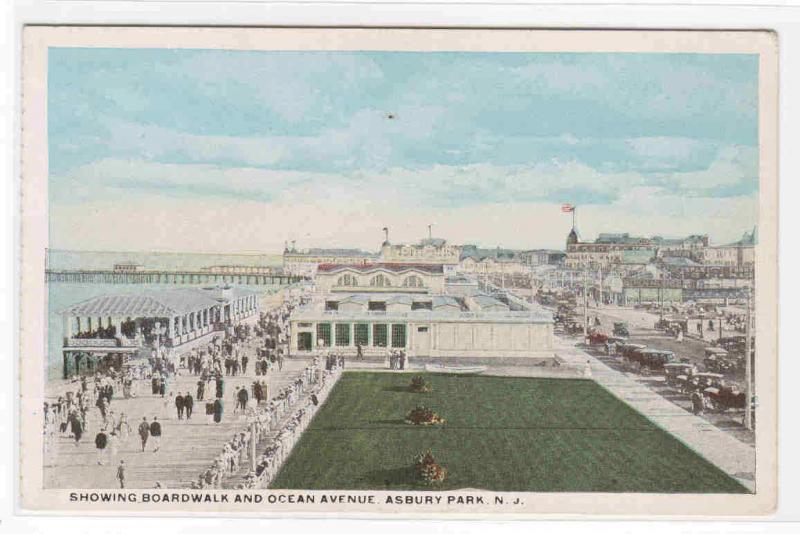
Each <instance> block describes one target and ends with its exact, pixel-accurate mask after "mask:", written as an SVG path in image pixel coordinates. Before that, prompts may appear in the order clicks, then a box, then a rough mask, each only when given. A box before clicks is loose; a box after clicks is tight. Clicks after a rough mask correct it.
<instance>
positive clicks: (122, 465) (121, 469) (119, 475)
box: [117, 460, 125, 489]
mask: <svg viewBox="0 0 800 534" xmlns="http://www.w3.org/2000/svg"><path fill="white" fill-rule="evenodd" d="M117 480H119V488H120V489H125V460H120V461H119V467H117Z"/></svg>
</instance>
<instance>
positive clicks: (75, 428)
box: [70, 412, 83, 447]
mask: <svg viewBox="0 0 800 534" xmlns="http://www.w3.org/2000/svg"><path fill="white" fill-rule="evenodd" d="M70 430H71V431H72V436H73V437H74V438H75V446H76V447H77V446H78V443H79V442H80V441H81V436H82V435H83V421H82V420H81V417H80V415H78V412H72V413H71V414H70Z"/></svg>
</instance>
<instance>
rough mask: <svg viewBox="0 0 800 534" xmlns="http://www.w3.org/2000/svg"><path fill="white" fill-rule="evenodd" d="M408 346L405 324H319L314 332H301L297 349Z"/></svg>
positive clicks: (298, 336)
mask: <svg viewBox="0 0 800 534" xmlns="http://www.w3.org/2000/svg"><path fill="white" fill-rule="evenodd" d="M301 326H302V325H301ZM406 344H407V326H406V325H405V324H387V323H372V324H370V323H317V324H316V328H315V329H313V330H312V331H310V332H299V333H298V335H297V348H298V350H300V351H309V350H312V349H313V348H314V347H315V346H316V347H352V346H355V345H362V346H365V347H392V348H405V347H406Z"/></svg>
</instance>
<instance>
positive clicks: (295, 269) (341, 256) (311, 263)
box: [283, 244, 378, 276]
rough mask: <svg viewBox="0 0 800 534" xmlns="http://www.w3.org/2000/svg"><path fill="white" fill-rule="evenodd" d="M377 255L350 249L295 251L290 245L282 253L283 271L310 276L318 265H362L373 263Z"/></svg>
mask: <svg viewBox="0 0 800 534" xmlns="http://www.w3.org/2000/svg"><path fill="white" fill-rule="evenodd" d="M377 260H378V255H377V254H374V253H371V252H365V251H363V250H358V249H352V248H310V249H306V250H297V249H296V248H295V247H294V244H292V248H291V249H290V248H289V247H288V246H287V247H285V248H284V251H283V269H284V271H285V272H286V273H288V274H292V275H300V276H312V275H314V274H315V273H316V271H317V266H318V265H320V264H323V263H325V264H341V265H362V264H367V263H374V262H375V261H377Z"/></svg>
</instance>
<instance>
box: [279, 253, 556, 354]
mask: <svg viewBox="0 0 800 534" xmlns="http://www.w3.org/2000/svg"><path fill="white" fill-rule="evenodd" d="M444 270H445V269H444V266H443V265H442V264H411V263H396V262H395V263H377V264H373V265H320V266H319V268H318V271H317V274H316V276H315V284H316V288H317V292H316V294H315V295H314V297H313V298H312V300H311V301H310V302H309V303H308V304H306V305H305V306H303V307H300V308H298V309H296V310H295V311H294V312H293V313H292V316H291V318H290V323H291V343H292V345H291V346H292V349H291V350H292V352H299V353H313V352H322V353H327V352H328V351H330V350H336V351H337V352H342V353H345V354H348V355H351V356H352V355H354V354H355V353H356V345H357V344H358V345H361V346H362V351H363V353H364V354H365V355H366V356H380V357H383V356H384V355H385V354H386V353H387V351H388V350H389V349H392V348H394V349H403V350H404V351H406V354H407V355H408V356H409V357H424V358H428V357H431V358H441V357H447V358H469V357H479V358H484V357H548V358H550V357H552V350H553V317H552V315H551V314H550V313H549V312H547V311H545V310H543V309H541V308H539V307H538V306H535V305H529V304H525V306H527V307H523V306H522V305H520V304H519V303H512V302H507V301H501V300H499V299H497V298H494V297H492V296H489V295H486V294H483V293H480V292H464V291H463V288H459V291H456V292H455V294H451V293H450V292H449V291H448V288H447V284H446V279H445V273H444Z"/></svg>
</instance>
